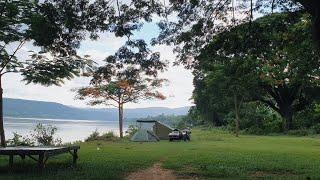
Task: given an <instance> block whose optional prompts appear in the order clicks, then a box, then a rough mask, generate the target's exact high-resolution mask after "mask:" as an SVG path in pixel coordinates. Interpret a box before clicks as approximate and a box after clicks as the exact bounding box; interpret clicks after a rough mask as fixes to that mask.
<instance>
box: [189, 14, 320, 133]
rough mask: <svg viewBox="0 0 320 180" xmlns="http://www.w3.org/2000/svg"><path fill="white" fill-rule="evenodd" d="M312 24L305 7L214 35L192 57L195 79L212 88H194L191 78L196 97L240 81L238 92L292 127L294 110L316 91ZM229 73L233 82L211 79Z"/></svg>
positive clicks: (318, 61)
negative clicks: (198, 54) (268, 108)
mask: <svg viewBox="0 0 320 180" xmlns="http://www.w3.org/2000/svg"><path fill="white" fill-rule="evenodd" d="M249 26H254V27H255V28H254V30H252V31H251V32H248V28H249ZM310 26H311V20H310V16H308V15H306V14H304V13H301V12H294V13H281V14H273V15H270V16H265V17H262V18H259V19H257V20H256V21H254V22H252V23H248V24H242V25H239V26H237V27H235V28H232V29H230V30H228V31H225V32H222V33H220V34H218V35H216V36H214V37H213V40H212V42H211V43H210V44H209V45H208V46H206V47H205V48H204V49H203V50H202V51H201V54H200V56H198V57H197V58H196V60H197V61H196V64H197V66H195V67H196V68H195V69H196V70H195V72H196V76H195V82H198V81H200V83H201V82H203V83H204V85H205V86H203V87H205V88H204V89H206V88H207V89H212V90H211V91H213V92H214V93H212V94H209V95H208V94H204V93H198V91H197V84H195V86H196V91H195V92H194V93H195V95H194V96H195V97H197V98H198V100H201V99H203V98H201V96H206V95H207V96H213V97H216V96H219V94H217V93H215V92H217V91H219V90H221V89H227V90H228V91H230V90H235V89H236V88H234V87H232V85H237V84H239V86H240V87H243V88H242V89H241V94H247V93H249V96H250V99H248V100H250V101H260V102H262V103H264V104H266V105H267V106H269V107H270V108H272V109H274V110H275V111H276V112H278V113H279V114H280V115H281V116H282V117H283V118H284V119H285V123H284V124H285V126H284V129H292V128H293V127H292V117H293V115H294V114H295V113H296V112H298V111H301V110H304V109H305V108H307V107H308V105H310V104H312V102H313V101H314V100H315V99H316V98H317V97H318V96H319V93H317V92H319V91H318V89H319V79H318V77H319V73H320V72H319V67H318V66H319V64H320V54H319V51H318V48H317V47H316V46H315V45H314V44H313V43H312V35H311V34H310V33H309V32H310ZM233 64H234V65H235V66H233ZM222 67H223V70H221V68H222ZM226 68H227V69H229V70H232V69H236V70H238V71H239V72H241V74H234V73H233V72H237V71H226ZM221 73H222V74H221ZM232 75H233V76H232ZM230 76H232V77H234V78H236V79H235V81H233V83H232V85H227V83H228V82H229V81H227V80H226V79H224V80H221V79H220V81H214V80H215V79H216V78H219V77H224V78H227V77H230ZM199 77H200V78H199ZM239 78H243V81H241V80H240V79H239ZM210 82H216V83H213V84H212V83H210ZM248 82H250V84H251V86H249V87H248V84H247V83H248ZM218 84H222V85H224V86H225V87H228V88H222V87H221V86H218ZM198 96H200V98H199V97H198ZM224 96H225V97H231V95H227V94H225V95H224ZM213 99H216V98H213ZM224 99H225V98H224ZM196 100H197V99H196ZM196 102H197V101H196ZM200 104H201V102H200ZM200 107H201V106H200Z"/></svg>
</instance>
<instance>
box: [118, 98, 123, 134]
mask: <svg viewBox="0 0 320 180" xmlns="http://www.w3.org/2000/svg"><path fill="white" fill-rule="evenodd" d="M118 110H119V132H120V138H123V104H121V103H119V108H118Z"/></svg>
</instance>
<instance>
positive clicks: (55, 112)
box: [3, 98, 190, 121]
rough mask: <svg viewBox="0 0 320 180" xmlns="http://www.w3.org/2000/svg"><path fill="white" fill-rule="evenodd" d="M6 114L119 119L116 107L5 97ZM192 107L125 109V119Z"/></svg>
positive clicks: (181, 112)
mask: <svg viewBox="0 0 320 180" xmlns="http://www.w3.org/2000/svg"><path fill="white" fill-rule="evenodd" d="M3 105H4V116H10V117H21V118H47V119H79V120H108V121H112V120H117V118H118V110H117V109H116V108H101V109H94V108H76V107H71V106H66V105H63V104H60V103H55V102H45V101H33V100H24V99H12V98H4V102H3ZM189 108H190V107H181V108H166V107H149V108H135V109H125V111H124V115H125V119H127V120H128V119H135V118H144V117H148V116H157V115H161V114H164V115H185V114H187V113H188V110H189Z"/></svg>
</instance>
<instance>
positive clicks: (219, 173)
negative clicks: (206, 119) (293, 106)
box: [0, 129, 320, 180]
mask: <svg viewBox="0 0 320 180" xmlns="http://www.w3.org/2000/svg"><path fill="white" fill-rule="evenodd" d="M97 147H99V150H98V149H97ZM155 162H162V166H163V167H164V168H168V169H172V170H174V171H175V172H176V174H177V176H182V177H183V176H185V177H186V176H188V177H198V178H200V179H257V178H266V179H268V178H270V179H306V178H307V177H310V178H311V179H318V178H320V139H319V138H317V137H315V138H312V137H288V136H244V135H243V136H240V137H239V138H236V137H234V136H233V135H230V134H228V133H226V132H222V131H218V130H210V131H209V130H204V131H201V130H200V129H196V130H193V134H192V141H191V142H168V141H161V142H159V143H134V142H127V141H122V142H91V143H82V144H81V149H80V151H79V161H78V165H77V167H76V168H72V167H70V165H71V156H70V155H61V156H56V157H52V158H51V159H49V161H48V164H47V167H46V169H45V170H44V172H43V173H42V174H39V173H37V171H36V170H37V168H36V167H37V165H36V163H35V162H33V161H31V160H28V159H26V160H25V161H22V160H20V159H19V158H18V157H17V158H16V159H15V165H14V166H15V169H14V171H13V172H8V168H7V163H8V159H7V157H3V156H2V157H0V179H34V178H39V177H41V178H43V179H70V180H71V179H122V178H124V177H125V176H126V175H127V174H128V173H130V172H133V171H136V170H139V169H143V168H148V167H149V166H151V165H152V164H153V163H155Z"/></svg>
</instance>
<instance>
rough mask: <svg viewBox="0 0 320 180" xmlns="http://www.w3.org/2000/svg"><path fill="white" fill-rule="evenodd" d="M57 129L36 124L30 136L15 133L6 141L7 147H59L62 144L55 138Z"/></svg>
mask: <svg viewBox="0 0 320 180" xmlns="http://www.w3.org/2000/svg"><path fill="white" fill-rule="evenodd" d="M57 130H58V128H57V127H55V126H52V125H43V124H41V123H39V124H37V125H36V127H35V128H34V130H33V131H32V132H30V136H28V135H27V136H22V135H20V134H18V133H16V132H14V133H13V138H12V139H9V140H8V145H9V146H35V145H37V146H39V145H40V146H59V145H61V144H62V140H61V139H60V138H56V137H55V135H56V132H57Z"/></svg>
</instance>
